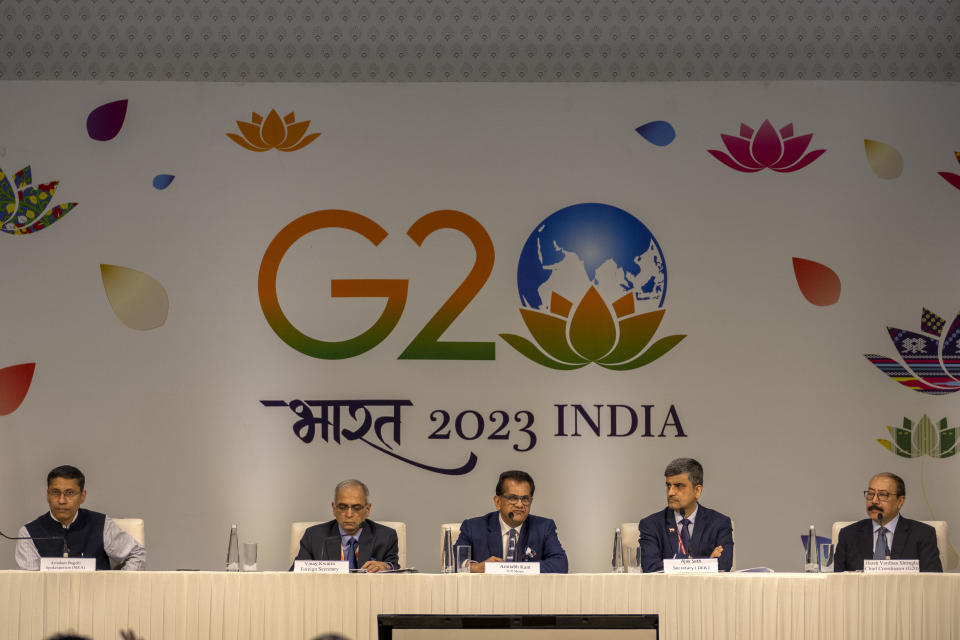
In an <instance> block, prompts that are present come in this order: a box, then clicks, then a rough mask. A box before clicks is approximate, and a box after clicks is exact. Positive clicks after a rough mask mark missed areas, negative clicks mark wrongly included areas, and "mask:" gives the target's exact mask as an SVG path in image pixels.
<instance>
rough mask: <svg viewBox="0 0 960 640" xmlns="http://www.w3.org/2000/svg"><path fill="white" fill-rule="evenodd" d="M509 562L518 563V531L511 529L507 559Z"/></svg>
mask: <svg viewBox="0 0 960 640" xmlns="http://www.w3.org/2000/svg"><path fill="white" fill-rule="evenodd" d="M505 560H506V561H507V562H516V561H517V530H516V529H510V533H508V534H507V557H506V558H505Z"/></svg>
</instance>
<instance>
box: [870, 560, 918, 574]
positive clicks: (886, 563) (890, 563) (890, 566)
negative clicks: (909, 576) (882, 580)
mask: <svg viewBox="0 0 960 640" xmlns="http://www.w3.org/2000/svg"><path fill="white" fill-rule="evenodd" d="M863 572H864V573H920V561H919V560H864V561H863Z"/></svg>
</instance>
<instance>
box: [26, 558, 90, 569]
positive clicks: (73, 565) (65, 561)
mask: <svg viewBox="0 0 960 640" xmlns="http://www.w3.org/2000/svg"><path fill="white" fill-rule="evenodd" d="M96 570H97V559H96V558H40V571H96Z"/></svg>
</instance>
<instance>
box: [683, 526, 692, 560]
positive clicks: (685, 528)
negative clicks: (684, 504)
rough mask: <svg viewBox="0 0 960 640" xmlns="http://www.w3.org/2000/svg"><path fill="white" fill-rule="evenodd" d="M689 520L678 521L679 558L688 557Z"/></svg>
mask: <svg viewBox="0 0 960 640" xmlns="http://www.w3.org/2000/svg"><path fill="white" fill-rule="evenodd" d="M690 524H691V522H690V520H689V519H687V518H684V519H683V520H681V521H680V525H681V527H680V556H681V557H683V558H689V557H690Z"/></svg>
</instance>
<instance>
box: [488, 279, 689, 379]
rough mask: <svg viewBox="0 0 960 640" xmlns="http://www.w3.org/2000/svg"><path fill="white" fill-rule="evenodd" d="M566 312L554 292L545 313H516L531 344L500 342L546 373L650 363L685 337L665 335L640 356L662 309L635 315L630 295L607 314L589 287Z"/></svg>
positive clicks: (511, 339) (566, 304)
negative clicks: (592, 364) (524, 325)
mask: <svg viewBox="0 0 960 640" xmlns="http://www.w3.org/2000/svg"><path fill="white" fill-rule="evenodd" d="M571 310H573V304H572V303H571V302H570V301H569V300H567V299H565V298H563V297H562V296H560V295H559V294H557V293H555V292H554V293H553V294H552V298H551V300H550V312H549V313H547V312H543V311H538V310H536V309H520V315H521V317H522V318H523V322H524V324H526V325H527V329H529V331H530V333H531V335H533V338H534V340H536V341H537V344H536V345H535V344H534V343H532V342H530V341H529V340H527V339H526V338H523V337H521V336H518V335H513V334H510V333H501V334H500V337H501V338H503V339H504V340H505V341H506V342H507V344H509V345H510V346H512V347H513V348H514V349H516V350H517V351H519V352H520V353H522V354H523V355H525V356H527V357H528V358H530V359H531V360H533V361H534V362H536V363H538V364H541V365H543V366H545V367H550V368H551V369H579V368H581V367H584V366H586V365H588V364H590V363H591V362H595V363H597V364H598V365H600V366H601V367H604V368H607V369H612V370H614V371H628V370H630V369H637V368H639V367H642V366H644V365H647V364H650V363H651V362H653V361H654V360H656V359H657V358H659V357H660V356H662V355H664V354H665V353H667V352H668V351H670V349H672V348H673V347H675V346H676V345H677V343H679V342H680V341H681V340H683V339H684V338H686V335H674V336H666V337H665V338H661V339H659V340H657V341H656V342H655V343H653V344H652V345H650V348H649V349H647V350H646V351H643V349H644V347H646V346H647V344H648V343H649V342H650V339H651V338H653V334H654V333H656V331H657V328H658V327H659V326H660V321H661V320H663V314H664V313H666V310H665V309H657V310H656V311H650V312H647V313H640V314H637V313H635V311H636V305H635V302H634V294H633V293H628V294H626V295H624V296H623V297H621V298H619V299H618V300H616V301H615V302H614V303H613V309H612V313H611V309H610V308H608V307H607V304H606V303H605V302H604V301H603V298H602V297H601V296H600V293H599V292H598V291H597V290H596V288H594V287H590V289H589V290H588V291H587V292H586V294H584V296H583V298H582V299H581V300H580V303H579V304H578V305H577V308H576V310H573V313H572V314H571V313H570V312H571ZM537 345H539V349H538V348H537ZM641 352H643V353H641Z"/></svg>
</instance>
